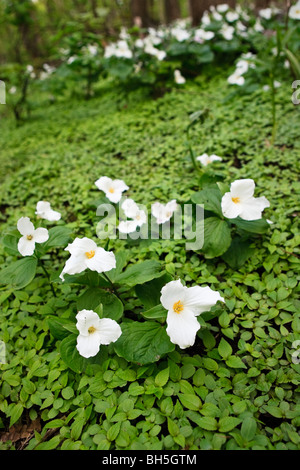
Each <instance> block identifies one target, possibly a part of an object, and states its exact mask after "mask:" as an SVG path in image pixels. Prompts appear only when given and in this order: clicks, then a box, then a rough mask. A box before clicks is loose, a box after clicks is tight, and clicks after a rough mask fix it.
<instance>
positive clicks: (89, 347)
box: [76, 332, 101, 359]
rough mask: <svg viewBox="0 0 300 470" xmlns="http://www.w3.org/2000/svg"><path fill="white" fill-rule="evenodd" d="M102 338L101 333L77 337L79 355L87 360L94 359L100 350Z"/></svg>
mask: <svg viewBox="0 0 300 470" xmlns="http://www.w3.org/2000/svg"><path fill="white" fill-rule="evenodd" d="M100 344H101V343H100V336H99V333H98V332H96V333H93V334H91V335H89V336H83V335H78V336H77V345H76V348H77V351H78V352H79V354H80V355H81V356H83V357H85V358H86V359H88V358H89V357H94V356H96V355H97V354H98V352H99V350H100Z"/></svg>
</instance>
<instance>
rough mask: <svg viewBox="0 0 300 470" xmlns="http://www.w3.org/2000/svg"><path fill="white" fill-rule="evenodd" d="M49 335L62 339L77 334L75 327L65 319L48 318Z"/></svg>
mask: <svg viewBox="0 0 300 470" xmlns="http://www.w3.org/2000/svg"><path fill="white" fill-rule="evenodd" d="M47 321H48V325H49V329H50V333H51V334H52V336H54V338H56V339H59V340H61V339H64V338H66V337H67V336H69V335H70V332H72V333H74V334H75V333H76V332H77V333H78V331H77V328H76V325H75V323H74V322H72V321H71V320H68V319H67V318H58V317H49V318H48V319H47Z"/></svg>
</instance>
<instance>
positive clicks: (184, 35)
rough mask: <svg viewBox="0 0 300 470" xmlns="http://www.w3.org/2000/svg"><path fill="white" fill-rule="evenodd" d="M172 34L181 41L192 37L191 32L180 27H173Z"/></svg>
mask: <svg viewBox="0 0 300 470" xmlns="http://www.w3.org/2000/svg"><path fill="white" fill-rule="evenodd" d="M171 35H172V36H173V37H174V38H175V39H176V40H177V41H179V42H183V41H186V40H187V39H189V38H190V33H189V32H188V31H187V30H186V29H183V28H180V27H178V28H172V29H171Z"/></svg>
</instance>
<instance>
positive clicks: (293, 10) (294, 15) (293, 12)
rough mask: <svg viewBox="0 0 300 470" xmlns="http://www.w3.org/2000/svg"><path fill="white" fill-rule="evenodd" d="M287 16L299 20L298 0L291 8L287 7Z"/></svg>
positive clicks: (299, 5)
mask: <svg viewBox="0 0 300 470" xmlns="http://www.w3.org/2000/svg"><path fill="white" fill-rule="evenodd" d="M289 17H290V18H291V19H292V20H300V1H299V0H298V2H297V3H296V4H295V5H292V6H291V8H290V9H289Z"/></svg>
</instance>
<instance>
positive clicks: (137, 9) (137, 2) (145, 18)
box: [131, 0, 150, 28]
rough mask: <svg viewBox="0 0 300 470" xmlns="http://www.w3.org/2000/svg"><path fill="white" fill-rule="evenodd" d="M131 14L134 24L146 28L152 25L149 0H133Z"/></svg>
mask: <svg viewBox="0 0 300 470" xmlns="http://www.w3.org/2000/svg"><path fill="white" fill-rule="evenodd" d="M131 15H132V21H133V24H135V25H137V26H140V27H144V28H147V27H148V26H150V18H149V13H148V2H147V0H131Z"/></svg>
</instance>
